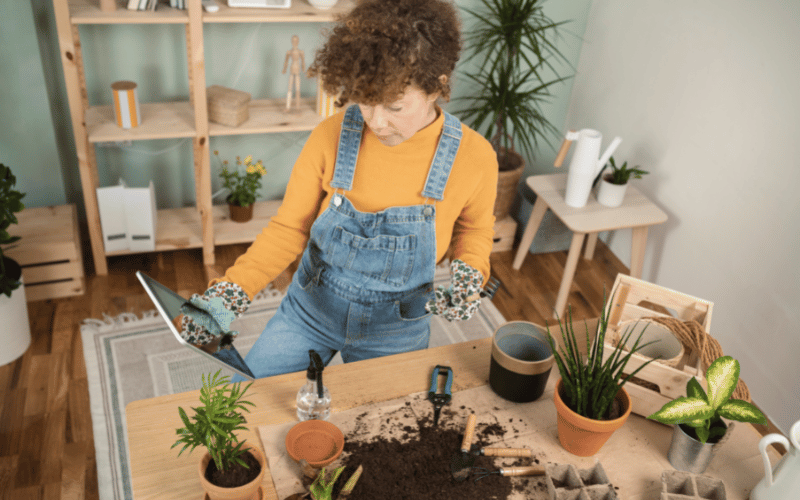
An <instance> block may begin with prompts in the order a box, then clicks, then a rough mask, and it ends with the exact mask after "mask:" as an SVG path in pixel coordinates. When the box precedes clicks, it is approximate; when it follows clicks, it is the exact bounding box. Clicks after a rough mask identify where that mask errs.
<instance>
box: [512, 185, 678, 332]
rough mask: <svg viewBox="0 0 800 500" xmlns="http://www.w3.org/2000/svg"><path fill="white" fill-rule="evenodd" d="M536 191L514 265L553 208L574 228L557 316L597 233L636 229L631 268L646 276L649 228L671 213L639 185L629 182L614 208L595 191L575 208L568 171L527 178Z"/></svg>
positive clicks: (561, 313) (516, 266)
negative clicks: (567, 195)
mask: <svg viewBox="0 0 800 500" xmlns="http://www.w3.org/2000/svg"><path fill="white" fill-rule="evenodd" d="M525 182H526V183H527V184H528V186H529V187H530V188H531V189H532V190H533V192H534V193H536V202H534V205H533V210H532V211H531V216H530V218H529V219H528V224H527V226H525V232H524V233H523V234H522V241H521V242H520V244H519V248H518V249H517V255H516V256H515V257H514V263H513V265H512V267H513V268H514V269H519V268H520V267H522V261H523V260H525V256H526V255H527V254H528V250H529V248H530V246H531V243H533V238H534V237H535V236H536V231H538V229H539V226H540V225H541V223H542V219H543V218H544V214H545V212H546V211H547V209H548V208H549V209H550V210H552V211H553V214H555V216H556V217H558V218H559V219H561V221H562V222H563V223H564V225H566V226H567V227H568V228H569V229H570V231H572V233H573V235H572V243H571V244H570V247H569V253H568V254H567V263H566V266H565V267H564V275H563V276H562V278H561V286H560V287H559V289H558V296H557V298H556V304H555V311H554V314H553V317H563V316H564V309H565V307H566V305H567V296H568V295H569V289H570V286H571V285H572V279H573V278H574V277H575V269H576V268H577V267H578V257H579V255H580V253H581V247H582V246H583V242H584V240H586V250H585V253H584V257H585V258H586V259H591V258H592V255H593V254H594V249H595V246H596V244H597V235H598V234H599V233H601V232H603V231H614V230H616V229H627V228H631V229H632V230H633V236H632V241H631V266H630V269H631V272H630V275H631V276H633V277H634V278H641V277H642V267H643V266H644V251H645V248H646V247H647V229H648V227H649V226H652V225H654V224H661V223H663V222H665V221H666V220H667V214H665V213H664V211H663V210H661V209H660V208H658V207H657V206H656V205H655V204H654V203H653V202H651V201H650V200H649V199H647V197H645V196H644V195H643V194H642V193H641V192H640V191H639V190H638V189H636V187H635V186H633V185H632V184H631V185H628V189H627V190H626V192H625V199H624V200H623V202H622V205H621V206H619V207H615V208H611V207H606V206H604V205H601V204H600V203H598V201H597V198H596V197H595V196H594V195H591V196H589V200H588V201H587V202H586V206H584V207H581V208H574V207H571V206H569V205H567V203H566V202H565V201H564V193H565V192H566V186H567V174H547V175H532V176H530V177H528V179H527V180H526V181H525Z"/></svg>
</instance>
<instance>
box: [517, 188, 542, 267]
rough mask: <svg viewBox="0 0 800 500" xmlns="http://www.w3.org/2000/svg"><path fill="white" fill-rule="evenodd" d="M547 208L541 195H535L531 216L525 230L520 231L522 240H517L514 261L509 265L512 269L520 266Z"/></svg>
mask: <svg viewBox="0 0 800 500" xmlns="http://www.w3.org/2000/svg"><path fill="white" fill-rule="evenodd" d="M547 208H548V207H547V203H545V202H544V200H543V199H542V197H541V196H537V197H536V202H535V203H534V204H533V210H531V216H530V218H529V219H528V225H527V226H525V232H524V233H522V240H521V241H520V242H519V248H518V249H517V255H516V256H515V257H514V263H513V264H512V266H511V267H512V268H514V270H517V271H518V270H519V268H520V267H522V261H523V260H525V256H526V255H528V251H529V250H530V247H531V243H533V238H534V237H535V236H536V231H538V230H539V226H540V225H541V224H542V219H543V218H544V213H545V212H546V211H547Z"/></svg>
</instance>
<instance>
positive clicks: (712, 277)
mask: <svg viewBox="0 0 800 500" xmlns="http://www.w3.org/2000/svg"><path fill="white" fill-rule="evenodd" d="M798 20H800V2H787V1H785V0H761V1H759V2H749V1H743V0H705V1H703V2H696V1H689V0H672V1H668V2H667V1H663V0H637V1H636V2H630V1H624V0H594V1H593V4H592V8H591V11H590V15H589V20H588V23H587V28H586V33H585V37H584V44H583V47H582V49H581V55H580V61H579V64H578V72H577V75H576V77H575V83H574V86H573V90H572V97H571V101H570V106H569V110H568V112H567V118H566V122H565V129H566V128H584V127H591V128H596V129H599V130H600V131H601V132H603V134H604V138H605V140H604V147H605V144H607V143H608V141H609V140H610V139H611V138H612V137H613V136H614V135H619V136H621V137H622V138H623V142H622V145H621V146H620V147H619V149H618V150H617V152H616V154H615V155H614V156H615V158H616V159H619V160H627V161H628V162H629V164H631V163H632V164H634V165H637V164H638V165H641V166H642V168H644V169H645V170H649V171H651V172H652V173H651V174H650V175H648V176H645V178H643V179H642V180H639V181H635V182H636V183H637V186H638V187H640V188H641V189H642V190H643V191H644V192H645V193H647V194H648V195H649V196H650V197H651V198H652V199H653V200H654V201H656V203H657V204H658V205H659V206H661V208H662V209H664V210H665V211H666V212H667V213H668V214H669V221H668V222H667V223H666V224H664V225H662V226H658V227H656V228H653V229H651V231H650V237H649V240H648V248H647V257H646V260H645V267H644V275H643V278H644V279H645V280H647V281H651V282H654V283H657V284H660V285H663V286H666V287H668V288H672V289H676V290H679V291H682V292H685V293H688V294H690V295H694V296H697V297H700V298H703V299H706V300H710V301H712V302H714V311H713V319H712V323H711V333H712V335H713V336H714V337H715V338H717V339H718V340H719V341H720V343H721V344H722V348H723V350H724V352H725V354H727V355H731V356H733V357H735V358H737V359H738V360H739V361H740V363H741V374H742V378H743V379H744V380H745V381H746V382H747V384H748V386H749V388H750V391H751V393H752V395H753V399H754V400H755V401H756V403H757V404H759V406H761V407H762V408H763V409H764V410H765V412H766V413H767V414H768V416H769V417H770V418H771V419H772V420H773V421H774V422H775V423H776V425H777V426H778V427H779V428H781V430H782V431H783V432H784V433H788V430H789V427H790V426H791V424H792V423H793V422H794V421H796V420H798V419H800V236H798V229H800V201H798V200H800V193H798V190H800V85H798V82H800V57H798V56H797V47H798V46H800V23H798ZM604 239H605V240H606V241H607V242H608V243H609V245H610V246H611V249H612V251H613V252H614V253H615V254H616V255H617V256H619V257H620V258H621V259H622V260H623V261H624V262H628V259H629V257H630V232H629V231H619V232H618V233H617V234H608V235H605V238H604Z"/></svg>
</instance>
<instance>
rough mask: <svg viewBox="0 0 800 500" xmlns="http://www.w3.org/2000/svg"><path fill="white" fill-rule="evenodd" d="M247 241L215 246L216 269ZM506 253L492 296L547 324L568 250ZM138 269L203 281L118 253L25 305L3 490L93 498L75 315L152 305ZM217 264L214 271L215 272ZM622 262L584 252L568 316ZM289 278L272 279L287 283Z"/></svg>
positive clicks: (189, 272)
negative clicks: (67, 287)
mask: <svg viewBox="0 0 800 500" xmlns="http://www.w3.org/2000/svg"><path fill="white" fill-rule="evenodd" d="M245 249H246V245H233V246H228V247H221V248H218V249H217V264H216V265H215V266H214V270H216V272H220V271H223V270H224V269H225V268H226V267H227V266H229V265H230V264H232V263H233V261H234V260H235V258H236V257H237V256H238V255H240V254H241V253H242V252H243V251H244V250H245ZM512 259H513V254H512V252H501V253H496V254H493V255H492V274H493V276H496V277H497V278H499V279H500V280H501V281H502V282H503V285H504V286H503V288H501V289H500V290H499V291H498V292H497V294H496V295H495V297H494V299H493V302H494V304H495V305H496V306H497V308H498V309H499V310H500V311H501V312H502V313H503V315H504V316H505V318H506V319H508V320H529V321H533V322H536V323H538V324H544V322H545V318H548V319H549V318H550V317H551V313H552V307H553V305H554V304H555V300H556V295H557V292H558V287H559V284H560V281H561V274H562V272H563V269H564V264H565V262H566V252H556V253H549V254H537V255H528V257H527V258H526V259H525V262H524V264H523V267H522V269H521V270H520V271H514V270H512V268H511V262H512ZM137 270H142V271H143V272H145V273H147V274H149V275H150V276H152V277H154V278H155V279H156V280H158V281H160V282H161V283H163V284H165V285H166V286H168V287H170V288H172V289H174V290H177V291H178V292H179V293H180V294H181V295H184V296H188V295H189V294H191V293H195V292H200V293H202V291H203V290H205V288H206V270H205V268H204V267H203V265H202V255H201V252H200V250H184V251H176V252H171V253H165V254H161V257H160V258H157V257H156V256H155V255H153V254H143V255H136V256H126V257H115V258H111V259H109V274H108V275H107V276H102V277H100V276H90V277H88V278H87V286H86V294H85V295H84V296H82V297H73V298H68V299H57V300H46V301H37V302H31V303H29V304H28V307H29V315H30V318H31V333H32V337H33V342H32V344H31V347H30V348H29V349H28V351H27V352H26V353H25V354H24V355H23V356H22V357H21V358H20V359H18V360H17V361H15V362H13V363H10V364H7V365H5V366H0V396H1V397H0V499H2V500H12V499H13V500H26V499H47V500H59V499H63V500H66V499H88V500H93V499H97V498H98V491H97V470H96V467H95V452H94V442H93V439H92V420H91V415H90V412H89V392H88V386H87V379H86V369H85V366H84V362H83V348H82V346H81V338H80V324H81V322H82V320H84V319H85V318H102V317H103V315H104V314H108V315H111V316H114V315H117V314H120V313H123V312H133V313H136V314H140V313H141V312H143V311H146V310H151V309H153V307H152V303H151V302H150V300H149V299H148V298H147V296H146V295H145V293H144V291H143V289H142V288H141V286H140V285H139V282H138V280H137V279H136V277H135V276H134V272H135V271H137ZM212 272H213V271H212ZM619 272H622V273H627V272H628V269H627V267H625V265H623V264H622V263H621V262H620V261H619V260H618V259H617V258H616V257H615V256H614V255H613V254H612V253H611V252H610V251H608V249H607V247H606V246H605V245H604V244H603V242H602V241H598V244H597V250H596V252H595V257H594V259H593V260H592V261H586V260H581V262H580V264H579V265H578V270H577V272H576V275H575V280H574V282H573V285H572V289H571V291H570V296H569V303H571V304H572V307H573V318H574V319H580V318H585V317H596V316H598V315H599V313H600V307H601V306H602V304H603V303H604V301H603V294H604V291H609V290H610V288H611V286H612V285H613V283H614V278H615V277H616V275H617V273H619ZM285 279H286V277H285V276H284V277H283V279H282V280H281V281H280V282H279V283H278V287H279V288H280V287H282V286H283V285H284V284H285Z"/></svg>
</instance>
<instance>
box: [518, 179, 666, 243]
mask: <svg viewBox="0 0 800 500" xmlns="http://www.w3.org/2000/svg"><path fill="white" fill-rule="evenodd" d="M525 182H526V183H527V185H528V187H530V188H531V189H532V190H533V192H534V193H536V196H541V197H542V199H543V200H544V202H545V203H547V206H548V207H550V210H552V211H553V213H555V214H556V216H558V218H559V219H561V221H562V222H564V225H566V226H567V227H568V228H569V229H570V230H571V231H573V232H578V233H597V232H601V231H611V230H614V229H624V228H629V227H638V226H651V225H654V224H661V223H663V222H666V220H667V214H666V213H664V211H663V210H661V209H660V208H659V207H658V206H657V205H656V204H655V203H653V202H652V201H650V200H649V199H648V198H647V197H646V196H645V195H644V194H642V192H641V191H639V190H638V189H637V188H636V186H635V185H633V183H629V184H628V189H627V190H626V191H625V199H624V200H623V202H622V205H621V206H619V207H613V208H612V207H607V206H605V205H601V204H600V203H599V202H598V201H597V197H596V196H595V195H594V194H591V195H589V199H588V201H587V202H586V206H584V207H581V208H575V207H571V206H569V205H567V203H566V202H565V201H564V195H565V193H566V191H567V174H545V175H532V176H530V177H528V178H527V180H526V181H525Z"/></svg>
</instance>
